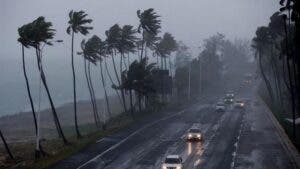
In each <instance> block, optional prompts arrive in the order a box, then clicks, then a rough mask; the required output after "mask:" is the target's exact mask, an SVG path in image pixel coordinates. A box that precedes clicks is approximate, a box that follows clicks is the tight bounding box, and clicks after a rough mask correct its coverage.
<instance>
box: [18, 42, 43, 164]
mask: <svg viewBox="0 0 300 169" xmlns="http://www.w3.org/2000/svg"><path fill="white" fill-rule="evenodd" d="M22 64H23V73H24V77H25V81H26V89H27V93H28V97H29V101H30V106H31V111H32V116H33V122H34V127H35V136H36V145H37V146H36V148H35V157H36V158H39V156H40V153H42V155H45V152H44V151H43V148H42V145H40V144H39V142H40V139H39V137H38V124H37V118H36V111H35V108H34V105H33V99H32V95H31V91H30V86H29V82H28V77H27V73H26V66H25V65H26V64H25V54H24V46H23V45H22Z"/></svg>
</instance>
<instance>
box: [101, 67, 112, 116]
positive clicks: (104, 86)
mask: <svg viewBox="0 0 300 169" xmlns="http://www.w3.org/2000/svg"><path fill="white" fill-rule="evenodd" d="M100 73H101V81H102V86H103V90H104V95H105V102H106V107H107V111H108V114H109V116H110V117H111V111H110V105H109V100H108V96H107V91H106V84H105V79H104V75H103V66H102V61H100Z"/></svg>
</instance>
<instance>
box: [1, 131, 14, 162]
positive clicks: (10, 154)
mask: <svg viewBox="0 0 300 169" xmlns="http://www.w3.org/2000/svg"><path fill="white" fill-rule="evenodd" d="M0 137H1V140H2V142H3V144H4V147H5V150H6V152H7V154H8V155H9V157H10V158H11V159H14V156H13V154H12V153H11V151H10V149H9V147H8V145H7V142H6V140H5V138H4V136H3V134H2V131H1V130H0Z"/></svg>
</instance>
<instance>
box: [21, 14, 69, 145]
mask: <svg viewBox="0 0 300 169" xmlns="http://www.w3.org/2000/svg"><path fill="white" fill-rule="evenodd" d="M27 26H28V27H29V30H28V31H26V35H24V36H25V37H26V38H25V39H26V44H27V45H28V47H33V48H34V49H35V52H36V59H37V66H38V70H39V72H40V78H41V80H42V83H43V86H44V88H45V90H46V94H47V97H48V100H49V102H50V106H51V110H52V114H53V119H54V122H55V126H56V129H57V132H58V135H59V136H60V137H61V138H62V139H63V142H64V143H65V144H68V141H67V139H66V137H65V136H64V133H63V131H62V128H61V125H60V122H59V118H58V115H57V112H56V109H55V106H54V103H53V100H52V97H51V94H50V90H49V87H48V84H47V81H46V76H45V73H44V69H43V64H42V57H43V55H42V52H43V51H42V48H43V47H44V46H45V45H52V42H51V41H50V40H51V39H53V37H54V35H55V30H54V29H53V28H52V23H51V22H46V21H45V18H44V17H42V16H41V17H38V18H37V19H36V20H34V21H33V22H31V23H29V24H27Z"/></svg>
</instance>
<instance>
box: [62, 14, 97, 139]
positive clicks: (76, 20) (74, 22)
mask: <svg viewBox="0 0 300 169" xmlns="http://www.w3.org/2000/svg"><path fill="white" fill-rule="evenodd" d="M86 17H87V14H86V13H85V12H84V11H79V12H76V11H73V10H71V11H70V12H69V22H68V24H69V26H68V28H67V33H68V34H69V35H71V36H72V42H71V43H72V47H71V66H72V73H73V99H74V118H75V130H76V134H77V137H78V138H79V137H81V134H80V132H79V128H78V120H77V100H76V75H75V68H74V35H75V33H81V34H82V35H87V34H88V33H89V30H91V29H93V27H90V26H87V24H90V23H91V22H92V19H87V18H86Z"/></svg>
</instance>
